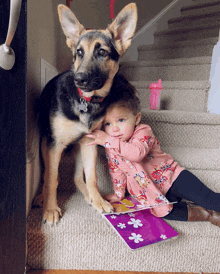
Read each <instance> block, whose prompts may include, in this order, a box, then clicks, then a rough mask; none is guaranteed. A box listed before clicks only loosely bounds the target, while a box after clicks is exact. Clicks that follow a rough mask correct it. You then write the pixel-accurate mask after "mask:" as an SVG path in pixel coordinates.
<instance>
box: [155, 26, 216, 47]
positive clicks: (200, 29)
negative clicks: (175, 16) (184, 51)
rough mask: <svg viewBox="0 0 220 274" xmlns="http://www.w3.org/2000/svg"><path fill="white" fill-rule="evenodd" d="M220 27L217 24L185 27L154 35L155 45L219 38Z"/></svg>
mask: <svg viewBox="0 0 220 274" xmlns="http://www.w3.org/2000/svg"><path fill="white" fill-rule="evenodd" d="M218 36H219V27H218V26H216V24H212V25H210V26H205V27H204V26H195V27H185V28H182V29H168V30H161V31H156V32H155V33H154V43H155V44H156V45H157V44H163V45H164V44H169V43H173V42H176V41H182V40H196V39H203V38H207V37H218Z"/></svg>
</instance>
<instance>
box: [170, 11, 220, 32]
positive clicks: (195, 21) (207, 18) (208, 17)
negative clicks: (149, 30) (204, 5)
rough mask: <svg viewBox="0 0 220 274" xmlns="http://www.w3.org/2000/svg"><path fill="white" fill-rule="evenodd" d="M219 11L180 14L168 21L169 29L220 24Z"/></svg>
mask: <svg viewBox="0 0 220 274" xmlns="http://www.w3.org/2000/svg"><path fill="white" fill-rule="evenodd" d="M219 19H220V11H217V12H212V13H208V14H206V13H204V14H198V15H187V16H180V17H176V18H172V19H170V20H169V21H168V28H169V29H177V28H184V27H185V26H187V27H194V26H209V25H213V23H214V24H216V26H220V20H219Z"/></svg>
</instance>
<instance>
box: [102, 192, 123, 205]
mask: <svg viewBox="0 0 220 274" xmlns="http://www.w3.org/2000/svg"><path fill="white" fill-rule="evenodd" d="M102 197H103V198H104V199H105V200H107V201H109V202H110V203H111V204H112V203H116V202H120V201H121V200H122V199H123V198H119V197H118V196H117V195H115V194H105V195H103V196H102Z"/></svg>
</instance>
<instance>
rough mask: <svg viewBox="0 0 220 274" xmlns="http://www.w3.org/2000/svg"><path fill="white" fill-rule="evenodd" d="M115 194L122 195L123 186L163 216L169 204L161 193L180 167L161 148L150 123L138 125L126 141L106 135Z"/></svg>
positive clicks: (167, 188)
mask: <svg viewBox="0 0 220 274" xmlns="http://www.w3.org/2000/svg"><path fill="white" fill-rule="evenodd" d="M105 148H106V152H107V158H108V163H109V168H110V174H111V177H112V182H113V188H114V192H115V194H116V195H117V196H118V197H119V198H120V199H123V198H124V195H125V190H126V187H127V190H128V191H129V193H130V194H131V195H132V197H133V198H135V199H137V200H138V201H139V202H140V203H141V204H143V205H147V206H153V205H160V206H156V207H154V208H151V213H152V214H153V215H155V216H157V217H163V216H166V215H167V214H169V213H170V211H171V210H172V208H173V206H172V204H168V203H169V201H168V200H167V199H166V197H165V195H166V193H167V191H168V190H169V188H170V187H171V185H172V183H173V182H174V180H175V179H176V178H177V177H178V175H179V174H180V172H181V171H182V170H183V169H184V168H182V167H181V166H180V165H179V164H178V163H177V162H175V161H174V159H173V158H172V157H171V156H170V155H169V154H166V153H165V152H163V151H162V150H161V148H160V143H159V141H158V140H157V139H156V138H155V137H154V135H153V132H152V130H151V127H150V126H148V125H138V126H137V127H136V129H135V131H134V133H133V136H132V137H131V138H130V140H129V141H128V142H123V141H121V140H120V139H118V138H115V137H109V139H108V140H107V142H106V143H105Z"/></svg>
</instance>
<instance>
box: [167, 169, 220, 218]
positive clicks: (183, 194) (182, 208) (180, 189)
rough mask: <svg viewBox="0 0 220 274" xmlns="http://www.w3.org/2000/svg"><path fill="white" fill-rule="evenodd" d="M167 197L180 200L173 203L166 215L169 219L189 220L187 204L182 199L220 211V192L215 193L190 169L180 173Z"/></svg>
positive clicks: (173, 200) (171, 199) (170, 199)
mask: <svg viewBox="0 0 220 274" xmlns="http://www.w3.org/2000/svg"><path fill="white" fill-rule="evenodd" d="M166 198H167V199H168V200H169V201H170V202H175V201H177V202H178V203H177V204H174V205H173V210H172V211H171V212H170V213H169V214H168V215H167V216H165V217H164V218H165V219H167V220H176V221H187V219H188V210H187V204H186V203H185V202H182V201H181V200H182V199H185V200H188V201H191V202H193V203H195V204H197V205H199V206H201V207H204V208H206V209H210V210H215V211H217V212H219V213H220V193H215V192H213V191H212V190H211V189H209V188H208V187H206V186H205V185H204V184H203V183H202V182H201V181H200V180H199V179H198V178H197V177H196V176H195V175H193V174H192V173H191V172H189V171H188V170H183V171H182V172H181V173H180V175H179V176H178V177H177V179H176V180H175V181H174V182H173V185H172V186H171V188H170V189H169V190H168V192H167V194H166Z"/></svg>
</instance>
